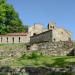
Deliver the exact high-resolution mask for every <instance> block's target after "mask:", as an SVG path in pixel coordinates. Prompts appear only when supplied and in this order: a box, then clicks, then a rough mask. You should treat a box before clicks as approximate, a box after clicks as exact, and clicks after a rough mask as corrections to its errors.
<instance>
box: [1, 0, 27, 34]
mask: <svg viewBox="0 0 75 75" xmlns="http://www.w3.org/2000/svg"><path fill="white" fill-rule="evenodd" d="M26 29H27V28H26ZM11 32H12V33H13V32H25V26H23V24H22V22H21V20H20V18H19V15H18V13H17V12H16V11H15V9H14V8H13V6H12V5H9V4H8V3H7V2H6V0H0V34H6V33H11Z"/></svg>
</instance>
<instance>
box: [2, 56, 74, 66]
mask: <svg viewBox="0 0 75 75" xmlns="http://www.w3.org/2000/svg"><path fill="white" fill-rule="evenodd" d="M4 65H5V66H6V65H7V66H11V67H22V66H37V67H40V66H46V67H65V66H68V65H75V57H72V56H69V57H68V56H65V57H52V56H41V57H38V58H37V59H28V58H24V59H16V58H14V59H13V58H10V59H9V62H8V63H7V64H3V66H4ZM1 66H2V65H1Z"/></svg>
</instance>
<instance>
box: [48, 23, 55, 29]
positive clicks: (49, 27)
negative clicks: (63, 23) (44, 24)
mask: <svg viewBox="0 0 75 75" xmlns="http://www.w3.org/2000/svg"><path fill="white" fill-rule="evenodd" d="M55 28H56V23H55V22H50V23H49V24H48V30H53V29H55Z"/></svg>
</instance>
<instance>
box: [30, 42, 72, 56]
mask: <svg viewBox="0 0 75 75" xmlns="http://www.w3.org/2000/svg"><path fill="white" fill-rule="evenodd" d="M72 49H73V46H72V44H70V45H67V44H66V42H44V43H39V44H33V45H32V46H31V47H30V50H31V51H33V50H38V51H39V52H40V53H42V54H43V55H52V56H65V55H67V54H68V53H69V52H70V51H71V50H72Z"/></svg>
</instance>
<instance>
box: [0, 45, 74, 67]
mask: <svg viewBox="0 0 75 75" xmlns="http://www.w3.org/2000/svg"><path fill="white" fill-rule="evenodd" d="M24 46H25V44H1V45H0V48H2V49H3V48H4V49H6V50H8V49H9V50H11V48H12V49H15V48H16V47H17V48H18V49H19V48H23V47H24ZM0 61H5V63H2V64H0V66H12V67H21V66H38V67H39V66H52V67H65V66H67V65H75V56H42V55H41V56H37V58H27V56H24V57H23V58H12V57H10V58H5V59H0Z"/></svg>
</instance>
